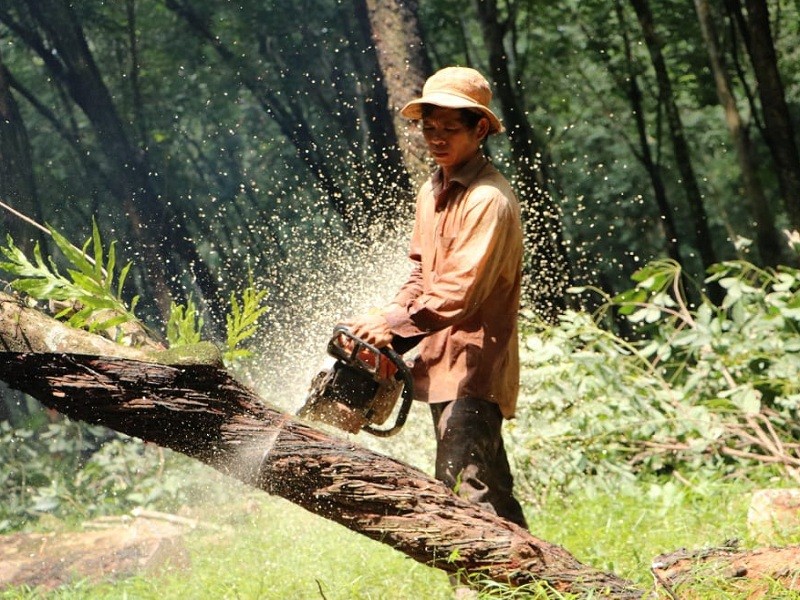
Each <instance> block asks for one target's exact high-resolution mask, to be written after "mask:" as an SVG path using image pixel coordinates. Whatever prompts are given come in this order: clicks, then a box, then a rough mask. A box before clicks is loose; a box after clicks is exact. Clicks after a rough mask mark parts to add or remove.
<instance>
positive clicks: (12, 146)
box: [0, 55, 47, 253]
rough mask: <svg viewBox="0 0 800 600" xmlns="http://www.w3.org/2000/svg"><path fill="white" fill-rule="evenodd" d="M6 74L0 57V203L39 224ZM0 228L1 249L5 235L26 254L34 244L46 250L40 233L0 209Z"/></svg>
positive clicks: (27, 153) (27, 151) (26, 149)
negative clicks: (0, 227) (0, 229)
mask: <svg viewBox="0 0 800 600" xmlns="http://www.w3.org/2000/svg"><path fill="white" fill-rule="evenodd" d="M9 79H10V78H9V73H8V71H7V70H6V67H5V64H4V63H3V59H2V55H0V201H2V202H4V203H6V204H9V205H10V206H12V207H13V208H14V209H15V210H17V211H18V212H20V213H22V214H23V215H25V216H28V217H30V218H31V219H33V220H35V221H36V222H37V223H42V222H43V221H44V220H43V218H42V213H41V208H40V205H39V201H38V198H37V193H36V182H35V179H34V175H33V162H32V159H31V148H30V145H29V142H28V132H27V131H26V130H25V124H24V123H23V122H22V116H21V115H20V112H19V107H18V106H17V102H16V100H15V99H14V96H13V95H12V94H11V84H10V81H9ZM0 225H2V239H0V245H5V236H6V234H8V235H11V237H12V238H14V243H15V244H16V245H17V246H18V247H20V248H21V249H23V250H25V251H26V252H27V253H30V251H31V250H32V249H33V246H34V244H35V243H36V242H39V244H40V245H41V246H42V248H43V249H45V248H46V247H47V245H46V240H45V238H44V236H43V234H42V232H41V231H40V230H39V229H37V228H35V227H32V226H31V225H29V224H26V223H25V222H24V221H23V220H22V219H20V218H19V217H17V216H15V215H14V214H13V213H11V212H9V211H8V210H5V209H2V208H0Z"/></svg>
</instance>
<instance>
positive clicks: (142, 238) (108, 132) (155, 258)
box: [0, 0, 222, 316]
mask: <svg viewBox="0 0 800 600" xmlns="http://www.w3.org/2000/svg"><path fill="white" fill-rule="evenodd" d="M23 4H24V5H25V6H27V9H28V11H29V13H30V15H31V17H32V18H33V19H34V20H35V22H36V25H38V28H39V29H40V30H41V31H43V32H44V35H45V36H46V41H45V40H42V39H40V38H39V37H38V36H37V35H36V34H35V33H34V28H25V27H23V26H21V24H20V23H17V22H15V21H13V20H12V18H11V15H10V14H9V13H8V12H5V11H0V18H3V19H4V20H5V22H6V24H7V25H8V26H9V27H10V28H11V29H13V30H15V31H16V32H17V33H18V34H19V35H20V37H21V38H22V39H23V40H24V41H25V42H26V43H27V44H28V45H29V46H30V47H31V48H32V49H33V50H34V51H36V52H37V53H38V54H39V56H40V57H41V58H42V60H43V61H44V63H45V65H46V67H47V68H48V69H49V71H50V72H51V73H52V75H53V77H54V79H56V80H57V81H59V82H60V83H62V84H63V85H64V86H65V88H66V89H67V91H68V92H69V95H70V97H71V98H72V99H73V100H74V101H75V103H76V104H77V105H78V106H79V107H80V108H81V110H82V111H83V112H84V114H85V115H86V117H87V118H88V119H89V121H90V123H91V124H92V127H93V130H94V133H95V134H96V136H97V139H98V141H99V142H100V144H101V147H102V148H103V149H104V151H105V155H106V156H107V158H108V164H109V166H110V168H111V170H112V171H113V175H112V176H109V177H108V181H109V183H110V185H111V188H112V193H113V194H114V195H115V196H116V197H117V198H119V200H120V202H121V205H122V206H123V207H124V209H123V211H121V212H124V213H125V214H126V216H127V217H128V219H129V221H130V223H131V231H132V232H133V234H134V236H137V241H138V243H139V245H140V246H141V251H142V253H143V255H144V257H145V259H146V266H147V268H148V279H149V280H150V282H151V283H152V287H153V289H154V290H155V301H156V303H157V305H158V307H159V309H160V311H161V312H162V313H163V314H164V315H165V316H166V315H168V314H169V309H170V303H171V296H172V294H171V293H170V289H171V287H172V286H171V283H173V282H174V283H175V284H176V285H175V286H174V288H172V292H174V295H175V296H176V297H182V296H183V294H184V291H183V289H182V286H181V285H180V284H181V283H184V282H183V281H182V279H184V275H185V273H184V271H183V269H182V265H187V264H188V265H190V269H191V270H192V272H193V274H194V275H195V277H196V282H197V287H198V290H199V294H198V295H199V296H201V297H203V298H204V299H205V300H206V301H207V302H209V303H210V304H211V306H212V312H214V313H215V314H221V313H222V309H221V308H220V305H219V298H218V294H217V289H218V287H217V284H216V281H215V280H214V278H213V277H211V274H210V272H209V270H208V268H207V266H206V264H205V262H204V261H203V260H202V258H201V257H200V256H199V254H198V252H197V249H196V247H195V246H194V244H193V243H192V242H191V241H190V240H189V239H188V236H187V235H186V234H185V232H184V231H183V227H182V223H181V221H180V219H178V218H176V217H175V216H174V215H172V214H171V213H170V212H169V211H168V210H167V209H166V208H165V205H164V204H163V202H162V200H161V198H160V197H159V194H158V191H157V190H156V189H155V188H154V185H153V181H152V180H151V177H150V173H152V172H154V171H156V169H152V168H151V167H150V166H149V165H148V163H147V159H146V156H145V155H144V154H143V152H141V151H140V150H139V149H137V148H136V147H135V145H133V144H132V143H131V141H130V139H129V137H128V134H127V132H126V130H125V127H124V125H123V123H122V120H121V119H120V117H119V115H118V113H117V111H116V107H115V105H114V102H113V99H112V98H111V94H110V92H109V91H108V88H107V87H106V86H105V84H104V82H103V80H102V77H101V75H100V71H99V69H98V67H97V64H96V63H95V61H94V58H93V56H92V53H91V51H90V49H89V46H88V44H87V42H86V39H85V37H84V34H83V30H82V28H81V25H80V23H79V22H78V20H77V17H76V16H75V13H74V12H73V10H72V7H71V4H70V3H69V2H68V1H67V0H36V1H33V0H25V1H24V2H23ZM173 254H177V255H178V256H180V257H181V258H182V259H183V260H182V261H175V260H171V258H172V256H173ZM179 262H180V263H181V266H180V267H179Z"/></svg>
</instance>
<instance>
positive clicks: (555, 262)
mask: <svg viewBox="0 0 800 600" xmlns="http://www.w3.org/2000/svg"><path fill="white" fill-rule="evenodd" d="M474 6H475V10H476V11H477V14H478V18H479V21H480V23H481V27H482V31H483V39H484V44H485V45H486V49H487V51H488V54H489V69H490V72H489V78H490V79H491V80H493V82H494V88H495V91H496V93H497V100H498V102H499V104H500V107H501V108H502V113H503V120H504V122H505V126H506V130H507V132H508V137H509V139H510V142H511V154H512V157H513V159H514V166H515V167H516V170H517V172H518V174H519V180H518V182H517V188H518V191H519V193H520V196H521V203H522V210H523V216H524V224H525V249H526V252H527V253H528V259H527V262H526V278H527V279H528V282H527V286H526V288H527V292H528V296H529V300H530V303H531V308H532V309H533V310H534V311H535V312H536V313H537V315H538V316H539V317H541V318H542V319H544V320H545V321H547V322H550V323H554V322H556V321H557V319H558V315H559V314H561V313H562V312H563V311H564V308H565V306H566V290H567V287H569V285H570V278H571V276H570V271H571V268H570V264H569V259H568V257H567V254H566V250H565V248H564V240H563V233H562V228H561V213H560V211H559V208H558V206H557V205H556V203H555V201H554V200H553V197H552V196H551V193H550V189H551V187H552V183H553V182H552V181H551V177H550V176H549V174H548V165H547V164H546V160H547V159H546V157H547V156H548V152H547V150H546V148H545V147H544V144H542V143H541V142H540V141H539V140H538V139H537V136H536V133H535V132H534V130H533V127H531V124H530V122H529V121H528V119H527V117H526V114H527V110H526V106H525V103H524V101H523V99H522V97H521V95H520V94H519V93H518V91H517V88H516V86H515V85H514V84H513V80H514V77H513V76H512V74H511V72H510V70H509V65H508V56H507V53H506V50H505V47H504V43H505V36H506V34H507V32H508V25H507V23H503V22H501V20H500V15H499V12H498V7H497V1H496V0H475V1H474Z"/></svg>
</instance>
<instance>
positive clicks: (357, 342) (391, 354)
mask: <svg viewBox="0 0 800 600" xmlns="http://www.w3.org/2000/svg"><path fill="white" fill-rule="evenodd" d="M339 335H343V336H345V337H346V338H348V339H349V340H350V341H352V342H353V349H352V350H351V351H350V352H348V351H346V350H345V349H344V348H343V347H342V346H341V345H340V344H337V343H336V340H337V339H338V337H339ZM362 349H365V350H368V351H369V352H371V353H373V354H376V355H377V354H383V355H384V356H385V357H386V358H388V359H389V361H391V363H392V364H393V365H394V366H395V367H397V373H395V379H402V381H403V392H402V398H403V402H402V404H401V405H400V410H399V411H398V413H397V419H396V420H395V423H394V425H393V426H392V427H390V428H389V429H378V428H376V427H373V426H372V425H364V427H362V428H361V429H363V430H364V431H366V432H367V433H371V434H372V435H374V436H377V437H389V436H391V435H394V434H395V433H397V432H398V431H400V428H401V427H403V425H405V422H406V418H408V413H409V412H410V411H411V405H412V404H413V401H414V379H413V377H412V376H411V370H410V369H409V368H408V365H406V362H405V361H404V360H403V357H402V356H400V355H399V354H398V353H397V352H395V351H394V350H393V349H392V348H391V347H389V346H384V347H383V348H377V347H376V346H373V345H372V344H370V343H368V342H365V341H364V340H362V339H361V338H359V337H356V336H355V335H353V333H352V332H351V331H350V328H349V327H347V326H346V325H337V326H336V327H334V328H333V336H332V337H331V339H330V342H328V353H329V354H331V355H332V356H335V357H337V358H341V359H342V360H345V361H349V362H354V361H359V359H358V353H359V352H360V351H361V350H362ZM359 362H362V361H359ZM376 368H377V366H376Z"/></svg>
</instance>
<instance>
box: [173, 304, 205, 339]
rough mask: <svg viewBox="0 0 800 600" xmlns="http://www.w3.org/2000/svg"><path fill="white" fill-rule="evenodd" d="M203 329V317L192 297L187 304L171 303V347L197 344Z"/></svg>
mask: <svg viewBox="0 0 800 600" xmlns="http://www.w3.org/2000/svg"><path fill="white" fill-rule="evenodd" d="M202 330H203V317H202V316H200V314H198V312H197V307H196V306H195V304H194V302H193V301H192V299H191V298H189V300H187V301H186V305H185V306H184V305H183V304H176V303H175V302H173V303H172V304H171V305H170V311H169V320H168V321H167V342H169V345H170V347H171V348H177V347H179V346H186V345H188V344H196V343H198V342H199V341H200V339H201V335H200V332H201V331H202Z"/></svg>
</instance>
